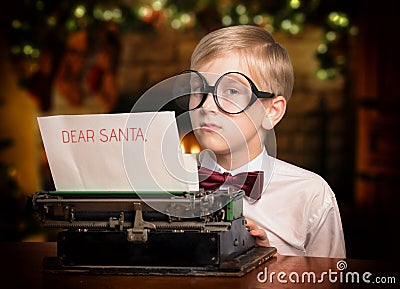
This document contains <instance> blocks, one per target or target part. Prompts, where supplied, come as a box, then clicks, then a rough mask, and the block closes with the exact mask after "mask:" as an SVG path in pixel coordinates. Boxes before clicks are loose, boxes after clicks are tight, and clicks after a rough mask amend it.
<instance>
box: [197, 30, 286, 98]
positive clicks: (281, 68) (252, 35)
mask: <svg viewBox="0 0 400 289" xmlns="http://www.w3.org/2000/svg"><path fill="white" fill-rule="evenodd" d="M228 53H238V54H239V56H240V57H241V59H242V60H243V61H244V63H245V64H246V65H247V67H248V69H249V72H250V73H251V74H252V75H251V76H252V77H253V78H254V79H253V80H254V81H255V82H257V83H259V85H261V87H258V89H260V90H264V91H268V92H273V93H275V95H281V96H283V97H285V99H286V100H289V98H290V96H291V95H292V90H293V84H294V76H293V66H292V62H291V60H290V57H289V54H288V52H287V51H286V49H285V48H284V47H283V46H282V45H281V44H279V43H277V42H275V39H274V38H273V37H272V35H271V34H270V33H269V32H268V31H267V30H265V29H263V28H261V27H257V26H251V25H238V26H230V27H225V28H221V29H218V30H215V31H213V32H211V33H209V34H207V35H206V36H204V37H203V38H202V39H201V40H200V42H199V43H198V44H197V46H196V48H195V49H194V51H193V54H192V58H191V65H190V66H191V68H192V69H196V67H199V66H201V65H202V64H206V63H209V62H212V60H213V59H214V58H218V57H220V56H222V55H227V54H228ZM250 78H251V77H250Z"/></svg>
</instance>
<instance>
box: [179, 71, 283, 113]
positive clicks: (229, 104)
mask: <svg viewBox="0 0 400 289" xmlns="http://www.w3.org/2000/svg"><path fill="white" fill-rule="evenodd" d="M209 93H211V94H212V95H213V97H214V101H215V103H216V104H217V106H218V108H219V109H220V110H222V111H223V112H226V113H229V114H238V113H241V112H243V111H245V110H246V109H248V108H249V107H250V106H251V105H252V104H253V103H254V102H255V101H256V100H257V98H272V97H274V96H275V94H274V93H271V92H264V91H260V90H258V89H257V87H256V85H255V84H254V82H253V81H252V80H251V79H250V78H249V77H247V76H246V75H244V74H243V73H240V72H227V73H225V74H223V75H221V76H220V77H219V78H218V79H217V81H216V82H215V85H214V86H210V85H208V83H207V81H206V79H205V77H204V76H203V75H202V74H201V73H200V72H198V71H196V70H184V71H183V72H181V74H179V75H178V76H177V78H176V81H175V84H174V95H175V96H176V98H175V102H176V103H177V104H178V106H179V107H180V108H182V109H184V110H195V109H198V108H200V107H202V106H203V104H204V102H205V101H206V99H207V96H208V94H209Z"/></svg>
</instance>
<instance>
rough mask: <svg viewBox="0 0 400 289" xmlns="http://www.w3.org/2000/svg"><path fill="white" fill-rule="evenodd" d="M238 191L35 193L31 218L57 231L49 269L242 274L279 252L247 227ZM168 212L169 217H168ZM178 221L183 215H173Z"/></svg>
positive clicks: (96, 271) (48, 265) (110, 272)
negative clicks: (264, 244) (262, 243)
mask: <svg viewBox="0 0 400 289" xmlns="http://www.w3.org/2000/svg"><path fill="white" fill-rule="evenodd" d="M243 196H244V192H243V191H242V190H236V189H229V190H216V191H204V190H203V189H200V190H199V191H198V192H190V193H186V192H183V193H181V192H179V193H176V192H175V193H171V194H163V193H157V192H150V193H149V192H147V193H146V194H140V195H139V194H137V193H135V192H131V191H129V192H93V191H92V192H70V191H66V192H60V191H45V192H37V193H36V194H34V196H33V199H32V203H33V208H34V212H35V214H36V215H37V216H38V217H39V219H40V222H41V224H42V225H43V226H44V227H46V228H56V229H59V231H58V240H57V256H48V257H46V258H45V260H44V269H45V270H46V271H47V272H60V271H63V272H79V273H82V272H86V273H93V274H133V275H152V274H157V275H159V274H172V275H200V276H201V275H206V276H210V275H214V276H221V275H222V276H241V275H244V274H246V273H247V272H249V271H251V270H252V269H254V268H255V267H257V266H258V265H260V264H261V263H263V262H265V261H266V260H268V259H269V258H270V257H272V256H273V255H274V254H275V253H276V249H275V248H273V247H270V248H265V247H257V246H256V245H255V239H254V237H252V236H251V235H250V234H249V232H248V231H247V229H246V226H245V225H246V224H245V219H244V217H243V211H242V208H243ZM165 212H173V213H172V214H168V213H165ZM174 215H177V216H183V215H184V216H186V217H184V218H182V217H176V216H174Z"/></svg>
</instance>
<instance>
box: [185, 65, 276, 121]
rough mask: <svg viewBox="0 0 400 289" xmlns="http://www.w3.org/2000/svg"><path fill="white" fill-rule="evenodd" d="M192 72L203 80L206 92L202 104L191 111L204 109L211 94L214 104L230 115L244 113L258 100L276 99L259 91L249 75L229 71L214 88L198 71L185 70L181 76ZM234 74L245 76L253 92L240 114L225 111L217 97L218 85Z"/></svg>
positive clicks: (273, 95)
mask: <svg viewBox="0 0 400 289" xmlns="http://www.w3.org/2000/svg"><path fill="white" fill-rule="evenodd" d="M191 72H192V73H195V74H196V75H198V76H199V77H200V79H201V81H202V82H203V85H204V87H203V88H204V92H203V98H202V99H201V101H200V103H199V104H198V105H197V106H196V107H195V108H192V109H189V110H196V109H199V108H200V107H202V106H203V104H204V102H205V101H206V99H207V96H208V94H209V93H211V94H212V95H213V98H214V102H215V103H216V104H217V106H218V108H219V109H220V110H222V111H223V112H225V113H228V114H239V113H242V112H244V111H245V110H246V109H248V108H249V107H250V106H252V105H253V104H254V103H255V102H256V100H257V99H258V98H274V97H275V94H274V93H273V92H266V91H261V90H259V89H258V88H257V86H256V85H255V84H254V82H253V81H252V80H251V79H250V78H249V77H248V76H247V75H245V74H243V73H241V72H238V71H228V72H226V73H224V74H222V75H221V76H220V77H219V78H218V79H217V81H216V82H215V85H214V86H212V85H208V82H207V80H206V79H205V78H204V76H203V75H202V74H201V73H200V72H199V71H197V70H193V69H186V70H183V71H182V72H181V73H180V74H183V73H191ZM232 73H236V74H239V75H241V76H243V77H244V78H245V79H246V80H247V81H248V82H249V84H250V88H251V92H252V94H251V99H250V101H249V103H248V105H247V106H246V107H245V108H243V109H242V110H240V111H238V112H229V111H226V110H225V109H223V108H222V106H221V105H220V103H219V102H218V96H217V93H216V89H215V88H216V87H217V86H218V84H219V83H220V82H221V80H222V79H223V77H224V76H226V75H228V74H232Z"/></svg>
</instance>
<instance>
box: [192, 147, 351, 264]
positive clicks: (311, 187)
mask: <svg viewBox="0 0 400 289" xmlns="http://www.w3.org/2000/svg"><path fill="white" fill-rule="evenodd" d="M199 162H200V165H201V166H204V167H206V168H208V169H212V170H214V171H218V172H221V173H223V172H226V170H225V169H224V168H222V167H221V166H219V165H218V164H217V163H216V162H215V161H214V159H213V158H212V157H211V155H210V154H208V153H207V151H203V152H201V153H200V155H199ZM257 170H262V171H264V188H263V193H262V196H261V199H260V200H258V201H254V200H251V199H249V198H247V197H245V199H244V202H243V215H244V216H245V217H246V218H249V219H252V220H253V221H255V222H256V223H257V224H258V226H259V228H262V229H264V230H265V232H266V234H267V236H268V239H269V241H270V244H271V246H273V247H276V248H277V250H278V253H279V254H281V255H290V256H313V257H335V258H344V257H346V249H345V242H344V234H343V229H342V222H341V218H340V213H339V208H338V205H337V201H336V197H335V194H334V193H333V191H332V190H331V188H330V187H329V185H328V184H327V183H326V181H325V180H324V179H323V178H322V177H320V176H319V175H317V174H315V173H313V172H311V171H308V170H305V169H302V168H300V167H297V166H295V165H292V164H289V163H287V162H284V161H281V160H278V159H276V158H273V157H271V156H269V155H268V154H267V151H266V150H265V149H264V151H263V152H262V153H261V154H260V155H259V156H258V157H256V158H255V159H254V160H252V161H251V162H249V163H247V164H246V165H244V166H242V167H240V168H238V169H235V170H233V171H230V173H231V174H232V175H236V174H238V173H240V172H250V171H257ZM228 172H229V171H228Z"/></svg>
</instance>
